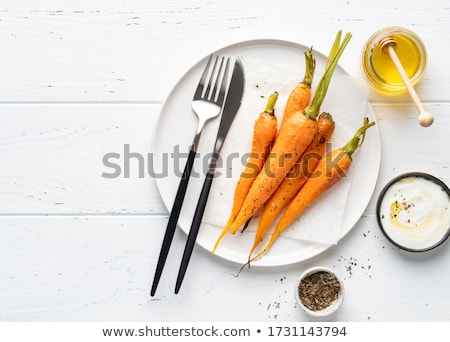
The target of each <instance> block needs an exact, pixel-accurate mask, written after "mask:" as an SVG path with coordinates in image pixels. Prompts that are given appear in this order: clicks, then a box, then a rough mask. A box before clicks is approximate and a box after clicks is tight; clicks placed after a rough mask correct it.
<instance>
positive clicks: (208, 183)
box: [175, 169, 214, 294]
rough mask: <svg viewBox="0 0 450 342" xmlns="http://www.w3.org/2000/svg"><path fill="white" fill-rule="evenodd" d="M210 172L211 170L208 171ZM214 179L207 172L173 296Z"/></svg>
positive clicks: (181, 277) (184, 271)
mask: <svg viewBox="0 0 450 342" xmlns="http://www.w3.org/2000/svg"><path fill="white" fill-rule="evenodd" d="M210 170H211V169H210ZM213 179H214V173H213V172H212V171H208V173H207V174H206V179H205V182H204V183H203V188H202V192H201V193H200V198H199V200H198V203H197V207H196V208H195V213H194V218H193V219H192V225H191V229H190V230H189V234H188V237H187V241H186V246H185V248H184V252H183V258H182V259H181V265H180V269H179V271H178V277H177V282H176V285H175V294H177V293H178V291H179V290H180V287H181V283H182V282H183V279H184V275H185V274H186V270H187V267H188V264H189V260H190V259H191V255H192V250H193V249H194V245H195V240H196V239H197V235H198V231H199V230H200V224H201V223H202V218H203V213H204V212H205V207H206V202H207V200H208V196H209V191H210V190H211V184H212V181H213Z"/></svg>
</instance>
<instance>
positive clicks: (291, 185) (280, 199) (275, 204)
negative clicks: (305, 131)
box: [249, 113, 335, 256]
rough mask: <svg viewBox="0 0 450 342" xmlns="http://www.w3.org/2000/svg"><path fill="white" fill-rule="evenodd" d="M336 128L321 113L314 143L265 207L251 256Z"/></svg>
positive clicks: (316, 160) (328, 116)
mask: <svg viewBox="0 0 450 342" xmlns="http://www.w3.org/2000/svg"><path fill="white" fill-rule="evenodd" d="M334 127H335V123H334V121H333V118H332V116H331V114H329V113H321V114H320V115H319V117H318V118H317V134H316V135H315V136H314V138H313V141H312V142H311V144H310V145H309V146H308V148H307V149H306V150H305V152H304V153H303V155H302V157H301V158H300V160H299V162H298V163H296V164H295V165H294V167H293V168H292V170H291V171H290V172H289V173H288V174H287V176H286V178H285V179H284V180H283V182H282V183H281V184H280V186H279V187H278V189H277V190H276V191H275V192H274V193H273V195H272V196H271V197H270V198H269V200H268V201H267V202H266V204H265V206H264V211H263V212H262V214H261V217H260V219H259V224H258V228H257V230H256V235H255V241H254V243H253V247H252V249H251V251H250V254H249V256H251V255H252V253H253V252H254V251H255V249H256V248H257V247H258V245H259V243H260V242H261V240H262V239H263V238H264V235H265V234H266V232H267V231H268V230H269V228H270V227H271V225H272V223H273V222H274V221H275V219H276V218H277V216H278V215H279V214H280V212H281V211H282V210H283V209H284V208H285V207H286V205H287V204H288V203H289V202H290V201H291V199H292V198H294V196H295V195H296V194H297V192H298V191H299V190H300V188H301V187H302V186H303V184H305V182H306V181H307V179H308V177H309V176H310V175H311V173H312V172H313V171H314V169H315V168H316V166H317V164H318V163H319V160H320V159H321V158H322V156H323V154H324V153H325V148H326V144H327V143H328V142H329V140H330V138H331V135H332V134H333V132H334Z"/></svg>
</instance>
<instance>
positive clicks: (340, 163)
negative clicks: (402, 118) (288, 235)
mask: <svg viewBox="0 0 450 342" xmlns="http://www.w3.org/2000/svg"><path fill="white" fill-rule="evenodd" d="M374 124H375V123H374V122H369V120H368V119H367V118H365V119H364V125H363V126H361V127H360V128H359V129H358V130H357V131H356V133H355V135H354V136H353V138H352V139H350V141H349V142H348V143H347V144H346V145H345V146H344V147H342V148H338V149H336V150H333V151H331V152H329V153H328V154H327V155H326V156H325V157H324V158H322V159H321V160H320V162H319V164H318V165H317V167H316V169H315V170H314V172H313V173H312V174H311V176H310V177H309V178H308V181H307V182H306V183H305V184H304V185H303V187H302V188H301V189H300V191H299V192H298V193H297V195H296V196H295V197H294V199H293V200H292V202H291V203H290V204H289V206H288V207H287V208H286V211H285V212H284V213H283V215H282V216H281V218H280V220H279V221H278V223H277V225H276V227H275V229H274V232H273V234H272V236H271V238H270V240H269V242H268V243H267V245H266V247H264V249H263V250H262V251H261V252H259V253H258V254H257V255H256V256H255V257H252V258H251V259H250V260H249V263H250V262H252V261H254V260H256V259H259V258H260V257H261V256H262V255H263V254H265V253H266V252H267V251H268V250H269V249H270V247H271V246H272V245H273V243H274V242H275V240H277V238H278V237H279V236H280V234H281V233H282V232H283V231H285V230H286V229H287V228H288V227H289V226H290V225H291V224H292V223H293V222H294V221H295V220H296V219H297V218H298V217H299V216H300V215H301V214H302V213H303V212H304V211H305V210H306V209H307V208H308V207H310V206H311V205H312V204H313V203H314V202H315V201H316V200H317V199H318V198H319V197H320V196H321V195H322V194H323V193H324V192H325V191H326V190H328V189H329V188H331V187H332V186H333V185H334V184H336V183H337V182H338V181H339V180H341V179H342V178H343V177H345V176H346V172H347V171H348V169H349V168H350V166H351V164H352V154H353V153H354V152H355V151H356V150H357V149H358V148H359V147H360V146H361V145H362V143H363V142H364V138H365V135H366V131H367V129H368V128H369V127H372V126H373V125H374Z"/></svg>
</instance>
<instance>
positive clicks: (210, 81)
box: [204, 56, 219, 99]
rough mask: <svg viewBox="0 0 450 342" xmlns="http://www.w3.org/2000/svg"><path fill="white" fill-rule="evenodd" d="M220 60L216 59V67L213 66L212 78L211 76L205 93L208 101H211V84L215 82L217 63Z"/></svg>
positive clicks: (217, 57)
mask: <svg viewBox="0 0 450 342" xmlns="http://www.w3.org/2000/svg"><path fill="white" fill-rule="evenodd" d="M218 60H219V56H216V59H215V61H214V65H213V67H212V71H211V74H210V76H209V81H208V84H207V86H206V90H205V92H204V97H205V98H206V99H210V93H211V84H212V83H213V81H214V75H215V74H216V69H217V61H218Z"/></svg>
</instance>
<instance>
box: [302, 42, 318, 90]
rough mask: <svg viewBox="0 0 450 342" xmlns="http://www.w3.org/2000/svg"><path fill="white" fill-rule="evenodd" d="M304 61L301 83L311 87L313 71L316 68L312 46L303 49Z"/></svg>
mask: <svg viewBox="0 0 450 342" xmlns="http://www.w3.org/2000/svg"><path fill="white" fill-rule="evenodd" d="M305 62H306V68H305V76H304V77H303V81H302V82H301V83H303V84H306V85H307V86H308V87H311V84H312V81H313V77H314V71H315V70H316V59H315V58H314V57H313V52H312V48H311V49H310V50H309V51H305Z"/></svg>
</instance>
